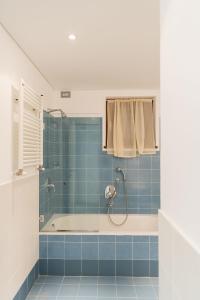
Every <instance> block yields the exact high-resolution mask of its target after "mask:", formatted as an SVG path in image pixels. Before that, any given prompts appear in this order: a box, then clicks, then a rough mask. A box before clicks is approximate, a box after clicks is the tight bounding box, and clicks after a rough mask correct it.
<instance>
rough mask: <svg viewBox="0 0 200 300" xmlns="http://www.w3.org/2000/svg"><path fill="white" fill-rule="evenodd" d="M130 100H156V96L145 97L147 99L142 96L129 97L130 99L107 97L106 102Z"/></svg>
mask: <svg viewBox="0 0 200 300" xmlns="http://www.w3.org/2000/svg"><path fill="white" fill-rule="evenodd" d="M118 99H119V100H120V99H121V100H123V99H124V100H129V99H133V100H135V99H149V100H154V99H155V96H148V97H147V96H145V97H142V96H138V97H133V96H128V97H107V98H106V100H118Z"/></svg>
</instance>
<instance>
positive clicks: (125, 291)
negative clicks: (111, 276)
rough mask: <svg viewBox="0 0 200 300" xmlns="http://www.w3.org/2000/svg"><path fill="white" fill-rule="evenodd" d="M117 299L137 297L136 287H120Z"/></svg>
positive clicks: (118, 287)
mask: <svg viewBox="0 0 200 300" xmlns="http://www.w3.org/2000/svg"><path fill="white" fill-rule="evenodd" d="M117 297H136V292H135V287H133V286H131V285H118V286H117Z"/></svg>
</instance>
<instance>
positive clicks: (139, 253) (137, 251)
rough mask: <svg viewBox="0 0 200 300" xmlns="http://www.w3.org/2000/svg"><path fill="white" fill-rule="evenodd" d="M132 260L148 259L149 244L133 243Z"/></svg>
mask: <svg viewBox="0 0 200 300" xmlns="http://www.w3.org/2000/svg"><path fill="white" fill-rule="evenodd" d="M133 259H135V260H137V259H143V260H145V259H146V260H147V259H149V243H133Z"/></svg>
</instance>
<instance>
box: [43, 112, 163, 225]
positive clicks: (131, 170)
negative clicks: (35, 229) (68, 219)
mask: <svg viewBox="0 0 200 300" xmlns="http://www.w3.org/2000/svg"><path fill="white" fill-rule="evenodd" d="M44 123H45V130H44V164H45V167H46V169H45V171H44V172H40V214H43V215H44V216H45V223H44V224H40V228H42V226H43V225H45V224H46V222H47V221H48V220H49V218H50V217H51V215H52V214H53V213H106V210H107V207H106V201H103V200H105V199H104V189H105V187H106V185H107V184H109V183H112V182H113V181H114V179H115V178H116V177H119V178H121V175H120V174H119V173H117V172H116V170H115V169H116V167H121V168H123V169H124V170H125V173H126V178H127V194H128V199H129V204H128V211H129V213H130V214H132V213H157V211H158V209H159V207H160V156H159V153H157V154H156V155H146V156H140V157H136V158H130V159H122V158H117V157H113V156H112V155H107V154H106V153H105V152H103V151H102V120H101V118H67V119H65V118H64V119H62V122H61V119H59V118H56V119H55V118H53V117H52V116H50V115H49V114H47V113H45V114H44ZM47 178H50V180H51V181H52V182H53V183H54V184H55V186H56V192H55V193H53V191H49V192H48V191H47V189H46V188H45V182H46V180H47ZM121 179H122V178H121ZM119 193H120V195H121V197H119V198H118V202H117V201H116V202H115V203H116V206H115V205H114V208H113V212H114V213H123V212H124V205H123V195H124V192H123V187H122V184H120V187H119ZM66 195H67V197H66ZM138 196H139V197H142V196H145V197H143V198H137V197H138ZM100 198H101V200H100ZM92 199H94V201H92ZM131 199H132V201H131ZM100 201H101V203H100Z"/></svg>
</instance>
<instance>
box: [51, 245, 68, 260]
mask: <svg viewBox="0 0 200 300" xmlns="http://www.w3.org/2000/svg"><path fill="white" fill-rule="evenodd" d="M52 258H55V259H58V258H63V259H64V243H63V242H48V259H52Z"/></svg>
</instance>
